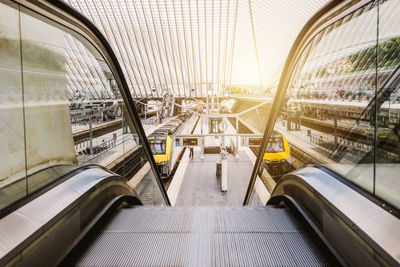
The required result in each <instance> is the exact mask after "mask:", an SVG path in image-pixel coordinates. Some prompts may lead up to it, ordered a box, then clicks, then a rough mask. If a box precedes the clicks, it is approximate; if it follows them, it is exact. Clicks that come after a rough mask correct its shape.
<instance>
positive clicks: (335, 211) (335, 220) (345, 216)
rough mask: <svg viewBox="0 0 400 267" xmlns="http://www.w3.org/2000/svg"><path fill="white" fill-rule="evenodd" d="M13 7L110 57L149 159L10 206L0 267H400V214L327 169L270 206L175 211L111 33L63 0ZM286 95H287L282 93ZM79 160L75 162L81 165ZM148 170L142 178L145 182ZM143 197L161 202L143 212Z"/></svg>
mask: <svg viewBox="0 0 400 267" xmlns="http://www.w3.org/2000/svg"><path fill="white" fill-rule="evenodd" d="M10 2H11V1H10ZM351 2H352V1H332V2H331V3H330V4H328V5H327V6H325V7H324V8H323V9H322V10H321V11H320V12H319V13H318V14H317V15H318V16H320V17H321V16H322V15H323V16H326V17H329V18H331V17H332V16H331V15H332V14H340V13H341V12H344V11H346V9H344V7H346V8H352V6H353V3H351ZM12 3H14V2H12ZM346 5H347V6H346ZM341 8H342V9H341ZM10 10H11V9H10ZM12 11H13V13H14V14H15V15H22V17H25V16H28V17H29V16H30V15H31V13H34V16H35V17H37V16H38V14H40V15H41V16H42V15H43V17H44V16H45V17H46V18H43V17H40V22H41V23H42V24H41V25H50V24H55V25H56V26H57V27H56V29H57V30H58V31H61V32H62V33H63V34H64V33H69V32H70V31H71V32H72V31H73V34H72V35H73V36H74V37H76V36H79V38H80V39H79V40H80V42H81V43H79V44H86V42H87V41H88V42H89V43H90V44H91V46H89V48H90V50H88V51H91V52H93V53H94V56H93V58H96V59H103V60H101V61H100V63H101V64H100V65H101V67H103V68H104V66H106V65H110V69H111V70H110V71H112V73H113V75H115V77H114V78H115V82H116V83H117V84H118V87H119V89H120V90H121V95H122V97H123V99H124V103H125V104H126V109H127V111H126V117H127V124H128V126H129V128H130V130H131V132H130V133H131V134H132V135H134V137H135V138H137V143H138V144H139V143H140V145H141V150H140V153H139V152H138V153H137V154H135V155H134V156H133V158H135V159H137V161H135V162H136V163H137V162H139V161H140V164H132V165H129V164H127V162H126V161H123V162H122V165H121V166H117V167H118V169H119V170H120V172H118V173H119V174H116V173H113V172H111V171H109V170H107V169H105V168H103V167H100V166H97V165H90V166H76V168H75V169H74V170H73V171H72V172H70V173H68V175H67V176H65V175H64V176H61V175H60V177H59V178H57V179H58V180H57V179H56V180H57V181H58V182H55V183H54V184H47V185H46V186H43V188H42V190H39V191H38V192H37V193H36V194H29V195H26V197H21V199H18V201H16V202H15V203H12V204H13V205H10V206H9V207H7V209H8V210H6V211H5V212H4V213H2V214H1V216H2V217H1V220H0V236H2V238H1V240H0V265H10V266H11V265H19V266H53V265H58V264H61V265H64V266H71V265H78V266H158V265H164V266H327V265H328V266H329V265H334V266H338V265H352V266H367V265H368V266H380V265H393V266H395V265H399V263H400V256H399V255H400V251H399V248H400V244H399V240H400V231H396V230H398V229H400V223H399V220H398V217H399V216H398V215H397V214H394V213H393V212H392V211H390V212H387V210H385V209H386V208H385V207H383V206H384V205H382V202H377V201H376V200H375V199H374V200H373V201H372V200H371V199H370V198H369V197H368V195H367V194H365V192H362V191H360V190H358V189H356V188H355V187H354V186H352V185H350V184H349V183H346V182H343V179H342V178H340V177H338V175H337V174H335V173H332V172H330V171H329V170H326V169H324V168H322V167H320V166H307V167H305V168H303V169H300V170H297V171H295V172H292V173H290V174H288V175H286V176H284V177H283V178H282V179H280V180H279V181H278V183H277V185H276V187H275V189H274V191H273V192H272V193H271V197H270V199H269V201H268V203H267V205H266V206H249V205H245V206H237V207H221V206H212V207H171V206H170V202H169V198H168V195H167V193H166V191H165V188H164V187H163V184H162V181H161V177H160V174H159V173H158V172H157V169H156V165H155V162H154V159H153V155H152V154H151V151H150V147H149V145H148V142H147V141H146V136H145V132H144V130H143V127H142V125H141V123H140V120H139V116H138V113H137V112H136V110H135V109H134V101H133V99H132V96H131V92H130V91H129V89H130V88H129V87H128V84H127V82H126V80H125V77H124V75H123V72H122V68H121V66H120V65H119V63H118V60H117V58H116V56H115V54H114V53H113V52H112V49H111V47H110V46H109V44H108V42H107V41H106V39H105V38H104V37H103V35H102V34H101V33H100V31H99V30H98V29H97V28H96V27H95V26H94V25H93V24H92V23H90V22H89V21H88V20H87V19H86V18H84V17H82V15H81V14H79V13H78V12H77V11H76V10H73V9H72V8H71V7H69V6H68V5H66V4H65V3H63V2H61V1H49V2H48V1H41V0H37V1H36V0H35V1H31V2H29V1H28V3H26V1H16V2H15V7H13V9H12ZM18 12H20V13H18ZM335 12H336V13H335ZM346 12H347V11H346ZM318 16H316V17H315V18H313V19H312V20H310V23H311V25H308V26H307V27H308V29H309V30H310V29H311V28H312V27H311V26H312V24H313V23H316V21H317V22H320V21H318V19H319V17H318ZM29 18H30V17H29ZM48 18H51V19H52V22H51V23H49V22H48V20H50V19H48ZM26 24H27V25H29V23H26ZM27 25H23V26H25V27H27ZM60 25H62V27H61V26H60ZM307 27H306V29H307ZM53 30H54V29H53ZM310 31H311V30H310ZM58 33H59V34H60V32H58ZM303 34H305V33H303ZM75 35H76V36H75ZM300 37H301V35H300ZM300 37H299V38H300ZM63 38H64V37H63ZM66 38H71V36H69V35H66ZM49 39H50V38H49ZM55 39H57V38H55ZM60 39H61V40H63V39H62V38H60ZM300 39H301V38H300ZM55 50H56V51H58V50H57V49H55ZM24 51H25V50H24ZM289 57H290V55H289ZM62 59H63V60H64V58H62ZM68 62H76V61H74V60H69V61H68ZM63 64H64V61H62V64H61V65H62V66H64V65H63ZM75 65H77V64H75ZM73 66H74V65H72V64H71V67H73ZM100 69H101V68H100ZM286 71H290V69H286V68H285V72H286ZM286 75H287V74H286ZM61 77H64V76H62V75H61ZM113 81H114V80H113ZM110 83H111V81H110ZM279 97H281V98H282V99H283V97H284V95H280V96H279V92H278V93H277V99H278V100H279ZM279 102H280V101H274V105H275V106H277V105H278V104H279ZM276 103H277V104H276ZM272 110H273V111H272V112H275V114H272V115H271V116H270V117H271V119H270V118H269V120H268V123H267V130H266V134H265V138H264V139H263V145H262V146H264V147H263V148H262V149H261V151H265V147H266V145H267V143H266V142H268V139H269V135H270V133H271V132H272V127H273V124H274V123H273V122H274V121H273V120H274V119H276V117H277V112H278V110H279V106H278V107H276V109H274V108H273V109H272ZM28 111H29V110H28ZM28 114H29V113H28ZM32 114H34V115H35V114H36V113H34V112H32ZM67 115H68V114H67ZM124 116H125V115H124ZM32 124H34V123H32ZM41 126H42V125H40V124H39V125H38V128H40V127H41ZM59 128H60V129H62V128H61V127H59ZM45 130H46V129H44V130H43V131H45ZM268 131H269V134H268ZM49 132H50V131H49ZM45 138H46V137H44V138H43V139H45ZM71 138H72V136H71ZM64 139H66V138H64ZM13 140H14V139H13ZM56 140H58V139H56ZM71 140H72V139H71ZM14 141H15V140H14ZM28 141H29V140H28ZM12 144H14V143H12ZM71 144H72V145H73V143H72V142H71ZM60 147H61V146H60ZM66 147H68V146H67V145H66ZM46 148H47V147H46ZM51 149H53V150H54V147H49V150H51ZM65 151H66V150H63V151H62V152H64V153H65ZM71 151H72V152H74V151H73V147H72V150H71ZM138 151H139V150H138ZM46 152H47V150H46ZM125 152H126V151H125ZM25 154H27V153H25ZM37 154H39V153H37ZM49 154H50V155H51V153H49ZM46 156H47V154H46ZM73 156H75V155H74V154H73ZM72 158H73V157H72ZM21 159H25V158H23V157H21ZM25 160H27V159H25ZM142 161H143V163H144V162H146V163H145V166H142ZM257 161H258V164H257V163H256V166H255V168H254V171H253V174H254V175H253V176H252V179H253V178H254V179H253V184H250V185H249V187H248V194H247V195H246V200H245V201H246V203H245V204H249V203H250V200H251V198H252V197H253V198H257V195H256V194H255V193H254V191H253V190H252V189H253V188H254V182H255V179H256V175H257V168H259V167H260V162H261V155H259V156H258V159H257ZM49 162H51V161H49ZM68 163H69V164H71V166H72V165H73V164H75V161H73V160H72V161H71V162H68ZM24 164H25V165H28V164H27V161H24ZM25 165H24V166H25ZM32 165H33V163H32ZM73 166H75V165H73ZM146 166H147V169H145V167H146ZM140 167H141V168H140ZM136 168H137V170H136ZM139 168H140V170H139ZM133 169H135V171H134V172H132V170H133ZM143 169H145V170H144V171H143V173H142V174H143V175H142V177H140V178H137V177H135V176H136V174H137V173H139V172H141V171H142V170H143ZM28 171H29V170H26V173H28ZM152 175H154V176H152ZM128 176H129V177H128ZM130 176H133V177H130ZM147 176H149V177H147ZM143 177H144V178H143ZM24 178H26V181H25V180H24V179H23V178H21V179H20V181H22V182H26V184H28V185H27V186H29V183H28V177H27V175H26V177H25V176H24ZM30 178H31V177H29V179H30ZM29 181H30V180H29ZM28 189H29V188H28V187H26V190H27V191H28ZM145 189H149V190H148V191H147V190H145ZM138 192H139V193H138ZM144 199H147V200H148V201H146V202H149V203H150V204H151V205H154V206H143V204H144V203H145V201H143V200H144ZM374 201H375V202H374ZM388 240H389V241H388Z"/></svg>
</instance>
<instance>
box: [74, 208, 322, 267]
mask: <svg viewBox="0 0 400 267" xmlns="http://www.w3.org/2000/svg"><path fill="white" fill-rule="evenodd" d="M100 232H101V233H97V234H96V235H95V237H94V238H93V239H92V240H91V241H90V242H86V243H87V244H86V245H85V246H81V247H78V249H79V250H81V251H82V252H83V253H82V254H81V255H80V256H78V257H77V259H76V261H75V264H76V265H78V266H160V265H161V266H256V265H257V266H326V265H329V263H328V261H327V259H326V258H325V257H324V256H323V255H322V253H321V252H320V251H319V250H318V248H317V247H316V246H315V245H314V244H313V242H312V240H311V239H310V237H309V236H308V235H307V233H306V232H305V231H304V229H303V228H302V226H301V225H300V224H298V223H297V222H296V219H295V217H294V216H293V215H292V214H291V213H290V211H289V210H287V209H284V208H276V207H270V206H265V207H250V206H246V207H226V206H224V207H149V206H147V207H143V206H141V207H135V208H129V209H122V210H120V211H117V213H116V215H115V216H113V217H112V218H111V219H110V220H109V221H108V222H107V223H105V224H104V227H102V230H101V231H100Z"/></svg>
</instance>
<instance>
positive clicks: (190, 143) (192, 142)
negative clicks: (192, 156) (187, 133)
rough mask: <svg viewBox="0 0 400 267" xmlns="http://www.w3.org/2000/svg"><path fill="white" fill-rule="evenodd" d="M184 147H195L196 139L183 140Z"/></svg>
mask: <svg viewBox="0 0 400 267" xmlns="http://www.w3.org/2000/svg"><path fill="white" fill-rule="evenodd" d="M183 145H184V146H197V138H183Z"/></svg>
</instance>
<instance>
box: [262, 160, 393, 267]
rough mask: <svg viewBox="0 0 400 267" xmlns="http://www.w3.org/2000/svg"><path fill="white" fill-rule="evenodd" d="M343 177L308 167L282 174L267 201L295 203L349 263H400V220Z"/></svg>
mask: <svg viewBox="0 0 400 267" xmlns="http://www.w3.org/2000/svg"><path fill="white" fill-rule="evenodd" d="M341 179H342V178H340V177H336V175H335V174H334V173H331V172H330V171H328V170H325V169H324V168H321V167H316V166H308V167H305V168H303V169H300V170H297V171H295V172H293V173H290V174H288V175H286V176H284V177H282V178H281V179H280V181H279V182H278V184H277V185H276V187H275V190H274V191H273V192H272V196H271V199H270V201H269V202H268V203H270V204H277V203H278V202H279V201H281V199H282V197H283V198H286V199H290V200H291V201H293V202H295V205H297V206H298V207H299V209H301V210H302V212H304V214H305V215H306V217H307V218H308V219H309V222H310V223H311V224H312V225H313V227H314V230H316V231H317V232H318V233H319V235H320V237H321V238H322V239H324V240H325V241H326V243H327V244H328V245H329V246H330V247H331V249H332V250H333V252H334V253H335V254H336V255H338V256H339V257H340V258H341V259H342V260H343V261H344V262H345V264H348V265H350V266H380V265H391V266H398V265H400V219H399V218H397V217H396V216H394V215H393V214H391V213H390V212H389V211H387V210H385V209H383V207H382V206H379V205H377V204H376V203H374V202H373V201H372V200H371V198H368V197H367V194H366V193H365V194H363V193H362V192H357V191H356V190H355V189H353V188H352V187H351V184H345V182H344V181H341Z"/></svg>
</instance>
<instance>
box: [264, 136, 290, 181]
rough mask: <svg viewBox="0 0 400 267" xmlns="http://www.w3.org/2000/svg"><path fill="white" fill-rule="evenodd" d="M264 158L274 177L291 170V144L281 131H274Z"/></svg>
mask: <svg viewBox="0 0 400 267" xmlns="http://www.w3.org/2000/svg"><path fill="white" fill-rule="evenodd" d="M263 159H264V165H265V168H266V169H267V171H268V173H269V174H270V175H271V176H273V177H277V176H282V175H283V174H285V173H287V172H288V171H291V157H290V149H289V144H288V142H287V140H286V138H285V137H284V136H283V135H282V134H281V133H279V132H277V131H273V132H272V134H271V137H270V139H269V142H268V145H267V148H266V150H265V153H264V157H263Z"/></svg>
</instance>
